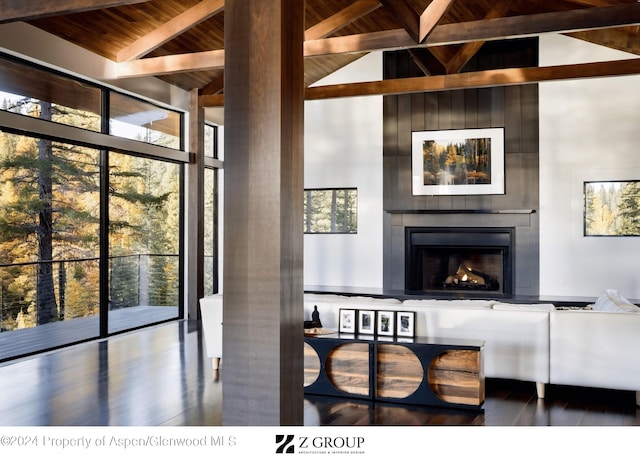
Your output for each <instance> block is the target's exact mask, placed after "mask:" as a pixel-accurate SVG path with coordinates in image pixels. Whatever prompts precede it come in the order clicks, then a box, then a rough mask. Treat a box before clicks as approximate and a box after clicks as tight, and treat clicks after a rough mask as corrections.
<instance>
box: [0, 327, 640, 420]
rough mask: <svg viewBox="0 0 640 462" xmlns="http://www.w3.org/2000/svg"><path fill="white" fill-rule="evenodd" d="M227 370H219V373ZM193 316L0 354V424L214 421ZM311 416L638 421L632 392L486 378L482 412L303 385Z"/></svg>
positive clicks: (214, 392)
mask: <svg viewBox="0 0 640 462" xmlns="http://www.w3.org/2000/svg"><path fill="white" fill-rule="evenodd" d="M223 373H224V372H223V371H221V374H223ZM213 374H214V373H213V369H212V367H211V361H210V360H209V359H208V358H207V357H206V350H205V348H204V340H203V338H202V334H201V331H200V329H199V328H198V324H197V323H195V322H187V321H176V322H171V323H168V324H162V325H158V326H155V327H150V328H146V329H142V330H140V331H136V332H130V333H127V334H122V335H120V336H116V337H112V338H110V339H108V340H102V341H93V342H89V343H85V344H82V345H76V346H73V347H69V348H66V349H62V350H58V351H54V352H50V353H47V354H42V355H38V356H35V357H29V358H26V359H22V360H17V361H13V362H5V363H0V426H216V425H221V422H222V381H221V380H215V379H214V375H213ZM304 416H305V417H304V419H305V422H304V423H305V425H307V426H318V425H321V426H330V425H340V426H345V425H349V426H352V425H389V426H391V425H404V426H418V425H425V426H426V425H442V426H456V425H459V426H636V425H639V424H640V408H639V407H636V405H635V394H634V393H632V392H620V391H612V390H600V389H584V388H576V387H558V386H555V387H554V386H549V387H548V391H547V397H546V399H544V400H538V399H537V398H536V397H535V386H534V385H533V384H532V383H522V382H511V381H502V380H489V381H487V385H486V400H485V405H484V410H483V411H482V412H461V411H447V410H443V409H438V408H428V407H407V406H394V405H384V404H380V403H376V404H373V403H371V402H368V401H364V400H363V401H360V400H349V401H346V400H341V399H335V398H327V397H320V396H311V395H307V396H306V399H305V403H304Z"/></svg>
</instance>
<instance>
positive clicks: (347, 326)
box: [338, 308, 357, 334]
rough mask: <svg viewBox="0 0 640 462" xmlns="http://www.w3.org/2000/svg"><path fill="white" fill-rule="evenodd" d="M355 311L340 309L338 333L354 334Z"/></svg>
mask: <svg viewBox="0 0 640 462" xmlns="http://www.w3.org/2000/svg"><path fill="white" fill-rule="evenodd" d="M356 321H357V319H356V310H355V309H352V308H340V312H339V320H338V332H340V333H347V334H355V332H356Z"/></svg>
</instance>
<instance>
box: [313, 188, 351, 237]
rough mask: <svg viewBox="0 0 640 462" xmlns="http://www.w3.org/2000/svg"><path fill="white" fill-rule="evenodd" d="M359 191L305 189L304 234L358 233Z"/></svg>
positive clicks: (349, 189) (348, 189)
mask: <svg viewBox="0 0 640 462" xmlns="http://www.w3.org/2000/svg"><path fill="white" fill-rule="evenodd" d="M357 205H358V191H357V189H354V188H347V189H305V191H304V232H305V233H348V234H352V233H353V234H355V233H357V232H358V207H357Z"/></svg>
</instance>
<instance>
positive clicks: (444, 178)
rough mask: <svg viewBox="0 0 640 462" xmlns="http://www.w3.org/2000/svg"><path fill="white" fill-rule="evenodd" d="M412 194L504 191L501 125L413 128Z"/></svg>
mask: <svg viewBox="0 0 640 462" xmlns="http://www.w3.org/2000/svg"><path fill="white" fill-rule="evenodd" d="M411 146H412V147H411V149H412V152H411V172H412V173H411V174H412V191H413V194H414V195H468V194H504V181H505V178H504V129H503V128H477V129H468V130H440V131H424V132H413V133H412V141H411Z"/></svg>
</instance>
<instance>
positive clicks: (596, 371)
mask: <svg viewBox="0 0 640 462" xmlns="http://www.w3.org/2000/svg"><path fill="white" fill-rule="evenodd" d="M200 307H201V313H202V323H203V328H204V336H205V341H206V345H207V354H208V356H209V357H210V358H212V359H213V361H214V369H215V368H217V363H218V362H219V361H220V358H221V357H222V295H220V294H218V295H214V296H209V297H205V298H203V299H201V300H200ZM314 307H317V308H318V311H319V313H320V320H321V322H322V325H323V327H324V328H325V329H328V330H335V331H336V332H337V331H338V317H339V313H340V309H341V308H349V309H356V310H362V309H366V310H385V311H413V312H415V313H416V317H415V329H416V332H415V333H416V336H421V337H445V338H461V339H476V340H484V341H485V349H484V373H485V376H486V377H490V378H499V379H514V380H522V381H530V382H534V383H535V384H536V388H537V392H538V397H540V398H544V394H545V385H546V384H555V385H572V386H584V387H596V388H609V389H616V390H629V391H635V392H636V403H637V404H638V405H640V361H638V360H637V359H636V353H637V352H638V351H640V307H638V306H636V305H634V304H632V303H630V302H629V301H628V300H626V299H625V298H624V297H623V296H622V295H620V294H619V293H618V292H617V291H615V290H612V289H608V290H605V291H604V292H603V293H602V295H601V296H600V297H598V299H597V300H596V301H595V303H594V304H593V305H592V306H591V307H590V308H591V309H588V310H563V309H559V307H558V308H557V307H554V306H553V305H551V304H515V303H505V302H498V301H491V300H404V301H400V300H397V299H394V298H376V297H363V296H341V295H334V294H313V293H305V295H304V319H306V320H310V319H311V313H312V311H313V309H314Z"/></svg>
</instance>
